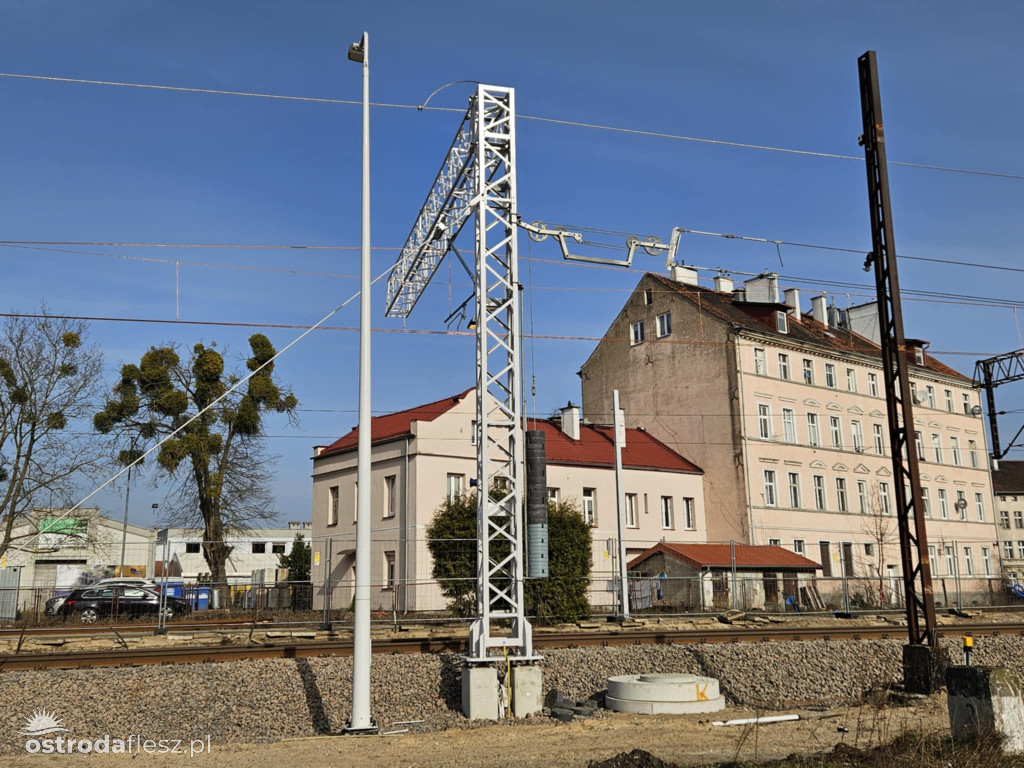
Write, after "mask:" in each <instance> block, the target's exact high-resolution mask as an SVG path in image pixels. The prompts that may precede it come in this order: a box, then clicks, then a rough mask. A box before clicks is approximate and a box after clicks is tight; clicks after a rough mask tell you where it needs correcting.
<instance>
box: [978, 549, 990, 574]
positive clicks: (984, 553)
mask: <svg viewBox="0 0 1024 768" xmlns="http://www.w3.org/2000/svg"><path fill="white" fill-rule="evenodd" d="M981 567H982V568H983V569H984V571H985V575H986V576H991V575H992V551H991V550H990V549H989V548H988V547H982V548H981Z"/></svg>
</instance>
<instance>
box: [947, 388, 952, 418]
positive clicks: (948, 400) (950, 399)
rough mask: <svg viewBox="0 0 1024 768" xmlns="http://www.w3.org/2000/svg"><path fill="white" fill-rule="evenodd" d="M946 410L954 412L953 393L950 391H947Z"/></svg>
mask: <svg viewBox="0 0 1024 768" xmlns="http://www.w3.org/2000/svg"><path fill="white" fill-rule="evenodd" d="M946 410H947V411H949V412H950V413H952V412H953V392H952V390H949V389H947V390H946Z"/></svg>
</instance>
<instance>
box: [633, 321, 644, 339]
mask: <svg viewBox="0 0 1024 768" xmlns="http://www.w3.org/2000/svg"><path fill="white" fill-rule="evenodd" d="M643 340H644V321H643V320H638V321H637V322H635V323H633V324H632V325H631V326H629V343H630V344H633V345H636V344H639V343H640V342H642V341H643Z"/></svg>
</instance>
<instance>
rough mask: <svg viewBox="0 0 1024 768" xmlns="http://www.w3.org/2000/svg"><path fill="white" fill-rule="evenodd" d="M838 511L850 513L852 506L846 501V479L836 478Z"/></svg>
mask: <svg viewBox="0 0 1024 768" xmlns="http://www.w3.org/2000/svg"><path fill="white" fill-rule="evenodd" d="M836 511H837V512H849V511H850V505H849V502H848V501H847V499H846V478H845V477H837V478H836Z"/></svg>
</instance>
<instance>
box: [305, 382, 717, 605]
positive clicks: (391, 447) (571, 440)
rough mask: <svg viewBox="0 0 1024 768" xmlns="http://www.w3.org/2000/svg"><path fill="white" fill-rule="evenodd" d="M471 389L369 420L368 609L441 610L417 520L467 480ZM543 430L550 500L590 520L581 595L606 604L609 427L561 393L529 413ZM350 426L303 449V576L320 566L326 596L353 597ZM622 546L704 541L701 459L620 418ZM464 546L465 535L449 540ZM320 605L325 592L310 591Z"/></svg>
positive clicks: (471, 452)
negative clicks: (559, 404) (587, 588)
mask: <svg viewBox="0 0 1024 768" xmlns="http://www.w3.org/2000/svg"><path fill="white" fill-rule="evenodd" d="M475 416H476V393H475V390H474V389H469V390H466V391H465V392H462V393H460V394H458V395H454V396H452V397H447V398H444V399H442V400H437V401H435V402H432V403H426V404H424V405H420V406H416V407H415V408H410V409H408V410H404V411H399V412H397V413H392V414H388V415H385V416H378V417H375V418H374V419H373V423H372V429H373V434H372V441H371V443H372V454H373V457H372V469H371V479H372V482H373V489H372V492H371V512H370V513H371V515H372V516H373V524H372V529H371V530H372V542H373V543H372V555H371V556H372V558H373V562H372V564H371V579H372V583H373V589H372V595H373V606H374V610H383V611H392V610H394V611H397V612H399V613H403V612H406V611H442V610H444V608H445V600H444V598H443V597H442V595H441V593H440V591H439V589H438V587H437V584H436V583H435V582H434V581H433V577H432V572H431V571H432V568H431V558H430V554H429V551H428V549H427V542H426V538H425V537H426V534H425V529H426V527H427V526H428V525H429V524H430V522H431V520H432V519H433V517H434V514H435V512H436V510H437V509H438V507H439V506H440V505H441V503H442V502H443V501H444V499H445V498H446V496H449V495H454V494H457V493H462V492H465V491H469V490H470V488H471V487H472V486H474V485H475V476H476V445H475V443H474V434H475V432H476V430H475V429H474V426H475V425H474V420H475ZM526 427H527V428H528V429H538V430H542V431H543V432H544V433H545V436H546V451H547V485H548V495H549V498H550V499H552V500H557V501H570V500H571V501H573V502H575V503H576V504H577V505H578V506H579V507H580V510H581V512H582V513H583V515H584V516H585V518H586V519H587V520H588V521H589V522H590V524H591V526H592V528H593V540H594V547H593V553H594V554H593V556H594V564H593V586H592V591H591V603H592V604H593V605H603V604H610V603H611V600H612V594H613V593H612V589H613V584H612V580H613V573H614V569H615V557H616V553H617V550H616V548H615V546H614V540H615V538H616V536H617V533H616V531H617V519H616V506H615V473H614V448H613V442H612V440H613V436H612V430H611V428H609V427H603V426H594V425H591V424H587V423H583V422H582V421H581V418H580V409H579V408H578V407H577V406H574V405H571V404H570V405H568V406H567V407H565V408H563V409H562V411H561V416H560V417H555V418H551V419H536V420H533V419H529V420H527V424H526ZM357 438H358V430H357V429H353V430H352V431H351V432H349V433H348V434H346V435H345V436H343V437H341V438H340V439H339V440H337V441H335V442H334V443H332V444H331V445H328V446H317V447H316V448H315V449H314V451H315V452H314V456H313V541H312V546H313V576H312V578H313V582H314V583H315V584H323V583H324V575H325V572H326V570H327V569H328V568H329V569H330V571H329V572H330V580H331V584H332V590H331V607H332V609H345V608H347V607H348V606H349V604H350V603H351V595H352V591H351V587H352V582H353V579H354V565H355V562H354V559H355V498H356V459H357V455H356V454H357V451H356V444H357ZM622 461H623V486H624V492H625V499H626V500H625V505H626V506H625V517H626V535H625V538H626V545H627V556H628V557H634V556H635V555H638V554H639V553H641V552H643V551H645V550H647V549H648V548H649V547H651V546H652V545H654V544H656V543H657V542H659V541H672V542H703V541H706V531H707V525H706V521H705V515H704V493H703V470H701V468H700V467H698V466H697V465H695V464H694V463H692V462H691V461H689V460H688V459H686V458H684V457H683V456H681V455H680V454H679V453H677V452H676V451H673V450H672V449H671V448H669V447H668V446H666V445H665V444H664V443H662V442H661V441H659V440H657V439H656V438H654V437H653V436H652V435H650V434H648V433H647V432H646V431H644V430H643V429H629V430H627V434H626V446H625V449H624V450H623V456H622ZM451 546H453V547H467V546H468V547H472V548H473V549H474V550H475V543H474V542H472V541H464V542H452V543H451ZM319 599H320V601H321V602H319V603H318V605H320V606H321V607H322V605H323V603H322V600H323V594H321V595H320V596H319Z"/></svg>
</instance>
